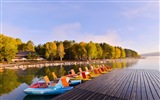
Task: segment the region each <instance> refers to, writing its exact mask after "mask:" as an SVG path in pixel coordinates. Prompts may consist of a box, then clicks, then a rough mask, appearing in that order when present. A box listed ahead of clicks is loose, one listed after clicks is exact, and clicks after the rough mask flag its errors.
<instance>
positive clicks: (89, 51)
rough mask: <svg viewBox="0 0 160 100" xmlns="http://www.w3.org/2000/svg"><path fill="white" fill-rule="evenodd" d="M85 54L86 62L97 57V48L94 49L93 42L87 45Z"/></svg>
mask: <svg viewBox="0 0 160 100" xmlns="http://www.w3.org/2000/svg"><path fill="white" fill-rule="evenodd" d="M86 53H87V58H88V60H90V59H93V58H96V57H97V48H96V45H95V44H94V43H93V42H89V43H87V45H86Z"/></svg>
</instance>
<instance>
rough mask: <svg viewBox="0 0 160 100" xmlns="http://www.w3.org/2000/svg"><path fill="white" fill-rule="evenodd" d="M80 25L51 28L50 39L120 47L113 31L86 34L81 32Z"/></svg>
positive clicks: (119, 42) (117, 37)
mask: <svg viewBox="0 0 160 100" xmlns="http://www.w3.org/2000/svg"><path fill="white" fill-rule="evenodd" d="M81 28H82V27H81V24H80V23H78V22H76V23H69V24H63V25H59V26H56V27H54V28H53V33H52V38H54V40H59V41H64V40H76V41H77V42H81V41H84V42H90V41H93V42H96V43H103V42H106V43H108V44H111V45H119V46H120V45H122V44H123V43H122V42H121V38H120V36H119V35H118V33H117V31H115V30H108V31H106V32H104V33H103V34H93V33H88V32H81V30H83V29H81Z"/></svg>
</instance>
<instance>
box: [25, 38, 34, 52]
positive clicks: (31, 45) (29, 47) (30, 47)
mask: <svg viewBox="0 0 160 100" xmlns="http://www.w3.org/2000/svg"><path fill="white" fill-rule="evenodd" d="M26 50H27V51H35V49H34V43H33V42H32V41H31V40H29V41H28V42H27V44H26Z"/></svg>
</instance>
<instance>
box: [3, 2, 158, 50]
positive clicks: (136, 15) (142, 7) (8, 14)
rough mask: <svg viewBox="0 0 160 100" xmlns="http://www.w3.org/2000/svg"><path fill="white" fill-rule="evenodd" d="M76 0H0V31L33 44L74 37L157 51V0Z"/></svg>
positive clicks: (86, 40) (72, 38) (77, 39)
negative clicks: (140, 0) (0, 26)
mask: <svg viewBox="0 0 160 100" xmlns="http://www.w3.org/2000/svg"><path fill="white" fill-rule="evenodd" d="M77 1H78V0H77ZM77 1H76V0H75V1H74V0H72V1H70V2H68V1H63V2H59V1H54V0H52V1H51V0H50V1H47V0H45V1H41V2H40V0H34V1H33V0H27V1H25V0H16V1H15V0H8V1H7V0H5V1H4V0H2V2H1V8H2V9H1V11H2V12H1V19H2V20H1V23H2V30H1V33H3V34H5V35H7V36H12V37H15V38H20V39H21V40H22V41H24V42H27V41H28V40H32V41H33V42H34V43H35V44H36V45H37V44H40V43H41V44H43V43H46V42H48V41H54V40H59V41H64V40H75V41H77V42H80V41H85V42H89V41H93V42H99V43H101V42H106V43H108V44H111V45H114V46H121V47H123V48H129V49H133V50H135V51H137V52H139V53H147V52H157V51H159V46H160V45H159V2H151V1H149V2H144V1H143V2H135V1H133V2H129V1H126V0H125V1H124V0H123V1H120V0H119V1H118V0H117V2H116V1H112V2H107V1H105V2H104V1H103V2H99V1H94V2H91V1H90V0H89V1H84V0H81V1H78V2H77Z"/></svg>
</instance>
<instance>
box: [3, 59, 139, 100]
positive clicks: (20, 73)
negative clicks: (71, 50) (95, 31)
mask: <svg viewBox="0 0 160 100" xmlns="http://www.w3.org/2000/svg"><path fill="white" fill-rule="evenodd" d="M137 61H138V60H132V61H125V60H123V61H117V62H108V63H105V64H104V65H110V66H111V67H112V68H126V67H129V66H133V65H135V64H136V63H137ZM99 64H100V63H94V64H87V65H70V66H69V65H67V66H62V65H60V66H48V67H43V68H27V69H26V70H5V71H4V72H3V73H0V95H2V94H7V93H9V92H11V91H13V90H14V89H15V88H17V87H18V86H19V85H20V84H23V83H26V84H27V85H28V86H29V85H30V84H32V83H33V81H34V80H35V79H36V80H38V79H37V78H40V77H43V76H45V75H47V76H48V77H49V79H50V80H53V77H52V74H51V73H52V72H55V74H56V75H57V77H61V76H64V75H67V74H68V71H70V70H71V69H74V70H75V72H76V73H77V72H79V67H81V68H82V70H85V67H88V68H89V69H90V66H94V67H97V65H99ZM101 64H102V63H101ZM23 90H24V89H21V90H20V91H21V93H20V94H17V97H18V96H19V95H22V94H23V95H25V94H24V93H23V92H22V91H23ZM13 92H14V91H13ZM9 96H10V95H8V97H9ZM15 96H16V95H15ZM9 98H12V97H9ZM52 98H53V96H29V95H27V96H25V97H24V100H44V99H45V100H50V99H52Z"/></svg>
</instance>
